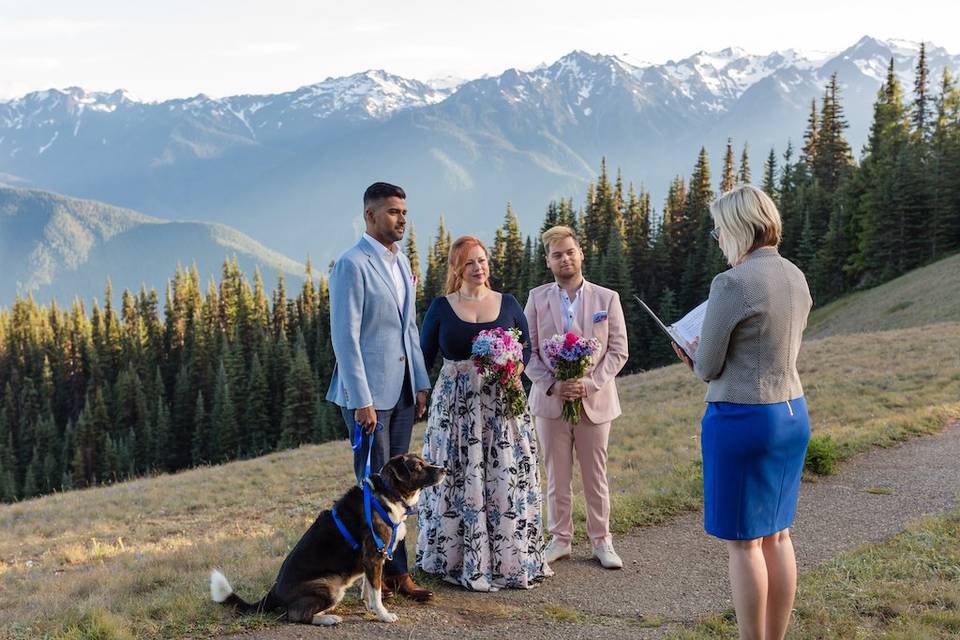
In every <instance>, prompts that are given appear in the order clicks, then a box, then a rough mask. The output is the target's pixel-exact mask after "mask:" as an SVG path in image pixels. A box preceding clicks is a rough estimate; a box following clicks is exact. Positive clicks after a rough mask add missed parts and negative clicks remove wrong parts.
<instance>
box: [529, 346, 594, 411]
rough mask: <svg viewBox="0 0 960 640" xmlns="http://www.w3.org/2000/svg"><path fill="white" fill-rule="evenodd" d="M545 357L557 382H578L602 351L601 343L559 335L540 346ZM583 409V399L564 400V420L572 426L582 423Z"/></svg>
mask: <svg viewBox="0 0 960 640" xmlns="http://www.w3.org/2000/svg"><path fill="white" fill-rule="evenodd" d="M540 350H541V351H542V352H543V355H545V356H546V357H547V359H548V360H549V361H550V366H551V367H553V377H555V378H556V379H557V380H576V379H578V378H582V377H583V375H584V374H585V373H586V372H587V367H589V366H590V363H591V362H592V361H593V356H594V354H596V353H597V351H599V350H600V341H599V340H597V339H596V338H590V339H589V340H587V339H585V338H581V337H580V336H578V335H577V334H575V333H569V332H568V333H566V334H563V335H561V334H557V335H555V336H553V337H552V338H550V339H548V340H544V341H543V342H542V343H541V345H540ZM582 408H583V399H582V398H577V399H576V400H564V402H563V419H564V420H566V421H567V422H569V423H570V424H579V423H580V410H581V409H582Z"/></svg>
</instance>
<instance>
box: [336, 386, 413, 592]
mask: <svg viewBox="0 0 960 640" xmlns="http://www.w3.org/2000/svg"><path fill="white" fill-rule="evenodd" d="M410 387H411V385H410V370H409V369H408V370H407V373H406V375H405V376H404V379H403V390H402V391H401V392H400V399H399V400H398V401H397V404H396V405H395V406H394V407H393V408H392V409H386V410H380V409H378V410H377V420H378V421H380V424H382V425H383V430H382V431H377V432H376V435H375V436H374V438H373V452H372V453H371V455H370V473H379V471H380V468H381V467H382V466H383V465H384V463H385V462H386V461H387V460H389V459H390V458H392V457H393V456H396V455H400V454H403V453H407V452H408V451H409V450H410V435H411V434H412V433H413V420H414V399H413V391H412V390H411V388H410ZM340 413H341V415H343V421H344V422H345V423H346V425H347V429H348V430H349V431H348V433H349V434H350V438H351V439H352V438H353V429H354V424H355V423H354V419H353V409H346V408H344V407H340ZM351 441H352V440H351ZM368 443H369V440H368V438H367V436H366V434H364V437H363V440H362V445H361V446H360V448H359V449H357V450H356V451H354V452H353V471H354V473H356V476H357V481H358V482H359V481H360V479H361V478H363V471H364V469H365V468H366V464H367V446H368ZM384 542H388V541H387V540H384ZM408 572H409V570H408V569H407V547H406V545H405V544H404V541H403V540H401V541H400V542H399V543H398V544H397V548H396V549H395V550H394V552H393V560H388V561H387V562H386V563H385V564H384V566H383V573H384V575H387V576H399V575H402V574H404V573H408Z"/></svg>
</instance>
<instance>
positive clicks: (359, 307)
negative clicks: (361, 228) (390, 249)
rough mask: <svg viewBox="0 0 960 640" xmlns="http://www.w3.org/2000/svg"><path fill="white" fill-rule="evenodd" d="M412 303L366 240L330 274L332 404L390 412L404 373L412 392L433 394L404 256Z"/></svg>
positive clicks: (329, 394) (403, 267)
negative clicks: (402, 300) (402, 296)
mask: <svg viewBox="0 0 960 640" xmlns="http://www.w3.org/2000/svg"><path fill="white" fill-rule="evenodd" d="M399 261H400V262H399V263H400V270H401V272H402V273H403V280H404V283H405V284H406V287H407V296H406V298H407V300H406V304H405V305H404V308H403V309H401V308H400V299H399V298H398V297H397V290H396V287H395V285H394V281H393V277H392V276H391V274H390V273H388V272H387V268H386V266H385V265H384V264H383V260H381V259H380V256H377V255H376V254H374V252H373V249H372V248H371V247H370V245H369V244H368V243H367V242H366V240H364V239H363V238H361V239H360V242H358V243H357V244H356V245H355V246H354V247H352V248H350V249H348V250H347V251H345V252H344V253H343V255H341V256H340V257H339V258H338V259H337V261H336V263H335V264H334V265H333V271H332V272H331V274H330V334H331V340H332V342H333V353H334V355H335V356H336V359H337V363H336V366H335V367H334V369H333V377H332V378H331V380H330V389H329V390H328V391H327V400H329V401H330V402H333V403H336V404H337V405H339V406H341V407H345V408H347V409H357V408H360V407H366V406H369V405H373V408H374V409H382V410H389V409H392V408H393V407H395V406H396V404H397V402H398V401H399V400H400V392H401V390H402V387H403V379H404V373H405V371H404V368H405V367H406V369H407V370H408V371H409V372H410V381H411V383H412V385H413V388H412V389H411V392H412V393H413V394H415V393H416V392H417V391H421V390H425V389H429V388H430V379H429V377H428V376H427V368H426V366H424V363H423V353H422V352H421V351H420V337H419V332H418V331H417V323H416V300H415V297H416V296H415V290H414V288H413V281H412V279H411V271H410V262H409V261H408V260H407V257H406V256H405V255H403V253H400V254H399Z"/></svg>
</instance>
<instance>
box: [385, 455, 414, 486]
mask: <svg viewBox="0 0 960 640" xmlns="http://www.w3.org/2000/svg"><path fill="white" fill-rule="evenodd" d="M390 463H391V464H388V465H387V467H388V469H389V471H390V473H391V475H393V477H394V478H396V479H397V481H398V482H409V481H410V469H409V468H407V460H406V458H405V457H404V456H394V457H393V459H392V460H390Z"/></svg>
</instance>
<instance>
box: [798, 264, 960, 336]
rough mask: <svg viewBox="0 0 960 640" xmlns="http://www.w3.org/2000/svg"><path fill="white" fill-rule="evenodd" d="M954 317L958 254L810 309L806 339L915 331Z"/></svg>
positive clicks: (959, 286)
mask: <svg viewBox="0 0 960 640" xmlns="http://www.w3.org/2000/svg"><path fill="white" fill-rule="evenodd" d="M958 318H960V255H955V256H952V257H950V258H945V259H943V260H940V261H938V262H935V263H933V264H931V265H928V266H926V267H923V268H922V269H917V270H915V271H911V272H910V273H908V274H906V275H903V276H900V277H899V278H897V279H895V280H891V281H890V282H887V283H886V284H882V285H880V286H879V287H875V288H873V289H868V290H866V291H859V292H857V293H854V294H851V295H848V296H845V297H843V298H841V299H840V300H837V301H835V302H831V303H830V304H828V305H826V306H823V307H819V308H815V309H814V310H813V313H811V314H810V321H809V322H808V324H807V332H806V337H807V338H822V337H826V336H831V335H837V334H844V333H859V332H865V331H884V330H888V329H904V328H907V327H919V326H923V325H928V324H934V323H936V322H951V321H956V320H957V319H958Z"/></svg>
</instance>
